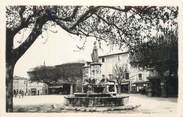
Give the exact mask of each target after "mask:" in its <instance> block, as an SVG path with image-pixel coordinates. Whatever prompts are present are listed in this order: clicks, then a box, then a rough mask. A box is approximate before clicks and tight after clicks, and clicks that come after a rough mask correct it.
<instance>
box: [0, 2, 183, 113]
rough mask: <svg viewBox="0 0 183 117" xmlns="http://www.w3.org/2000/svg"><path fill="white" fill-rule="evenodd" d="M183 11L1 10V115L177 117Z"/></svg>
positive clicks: (140, 8) (131, 8) (114, 7)
mask: <svg viewBox="0 0 183 117" xmlns="http://www.w3.org/2000/svg"><path fill="white" fill-rule="evenodd" d="M180 9H181V8H180V7H179V5H171V4H170V5H151V4H149V5H125V4H119V5H102V4H101V5H98V4H97V5H92V4H91V5H85V4H81V5H75V4H73V5H72V4H71V5H60V4H58V5H57V4H54V5H53V4H50V5H41V4H40V5H32V4H30V5H29V4H23V5H22V4H20V5H19V4H18V5H12V4H10V5H5V6H4V10H5V13H4V15H5V16H4V18H5V20H4V24H5V25H4V26H5V27H4V28H3V27H2V26H1V28H3V29H5V31H4V32H5V34H4V35H5V39H4V40H5V43H4V44H5V45H4V47H5V49H4V50H5V52H4V53H5V56H4V59H5V62H4V66H5V71H4V72H5V78H4V79H5V80H4V81H5V82H4V86H5V87H4V88H3V90H5V91H4V92H5V94H4V97H5V100H4V107H5V109H4V110H5V113H7V114H8V113H11V114H12V113H18V114H21V113H30V114H31V113H48V114H53V113H57V114H61V113H72V114H75V113H89V114H95V113H96V114H101V115H104V116H105V115H107V114H111V116H112V115H113V114H114V115H115V114H117V115H118V116H120V115H121V116H124V115H135V114H142V115H146V116H148V115H154V114H155V115H156V114H163V115H174V114H177V113H178V110H179V109H178V107H179V106H178V105H179V98H180V97H179V94H180V89H179V85H180V83H179V79H180V77H179V75H180V73H181V71H179V70H180V69H179V68H180V66H179V63H180V62H179V61H180V60H179V59H180V57H179V56H180V55H179V54H180V52H179V51H181V50H180V48H179V47H178V45H180V43H179V41H180V39H179V37H180V36H179V34H182V33H180V32H179V30H180V29H179V27H180V25H179V16H180ZM181 61H182V60H181ZM0 96H1V97H3V95H0Z"/></svg>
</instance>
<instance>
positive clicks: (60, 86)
mask: <svg viewBox="0 0 183 117" xmlns="http://www.w3.org/2000/svg"><path fill="white" fill-rule="evenodd" d="M48 88H63V85H59V86H49V87H48Z"/></svg>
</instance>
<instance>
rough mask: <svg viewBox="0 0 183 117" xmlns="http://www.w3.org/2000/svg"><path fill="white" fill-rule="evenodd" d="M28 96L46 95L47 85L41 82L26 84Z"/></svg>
mask: <svg viewBox="0 0 183 117" xmlns="http://www.w3.org/2000/svg"><path fill="white" fill-rule="evenodd" d="M27 94H28V95H46V94H48V85H47V84H46V83H43V82H31V81H28V84H27Z"/></svg>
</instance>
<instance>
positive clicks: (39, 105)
mask: <svg viewBox="0 0 183 117" xmlns="http://www.w3.org/2000/svg"><path fill="white" fill-rule="evenodd" d="M122 95H129V96H130V98H129V103H128V105H134V106H135V105H138V106H139V107H138V108H136V109H134V110H123V111H120V112H119V111H117V112H116V111H115V112H116V113H127V114H130V113H142V114H165V113H166V114H168V113H170V114H172V113H176V112H177V105H178V103H177V98H160V97H148V96H145V95H141V94H122ZM14 112H68V111H64V96H63V95H40V96H25V97H23V98H18V97H17V98H14Z"/></svg>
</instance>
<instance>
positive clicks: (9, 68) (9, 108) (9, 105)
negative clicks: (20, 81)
mask: <svg viewBox="0 0 183 117" xmlns="http://www.w3.org/2000/svg"><path fill="white" fill-rule="evenodd" d="M14 66H15V64H14V63H8V62H7V63H6V112H13V71H14Z"/></svg>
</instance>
